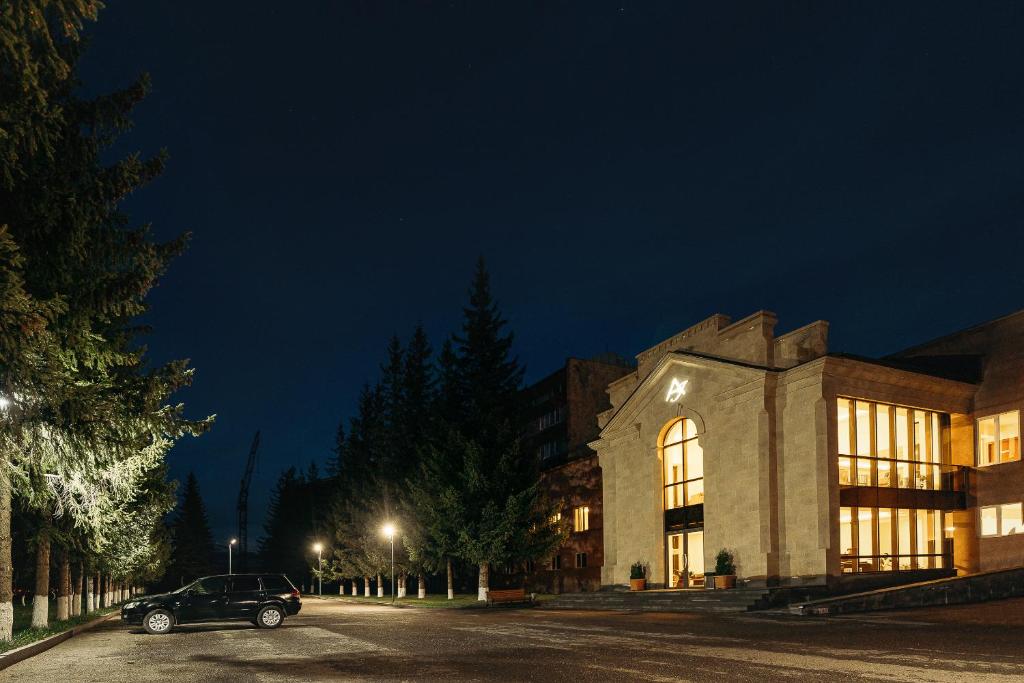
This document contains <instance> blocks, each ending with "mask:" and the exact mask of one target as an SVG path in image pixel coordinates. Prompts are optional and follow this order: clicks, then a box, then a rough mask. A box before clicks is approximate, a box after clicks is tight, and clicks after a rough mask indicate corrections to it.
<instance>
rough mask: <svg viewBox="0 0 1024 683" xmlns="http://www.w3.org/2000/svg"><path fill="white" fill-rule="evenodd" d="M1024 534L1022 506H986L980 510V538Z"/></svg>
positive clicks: (1023, 510) (1019, 504) (1010, 504)
mask: <svg viewBox="0 0 1024 683" xmlns="http://www.w3.org/2000/svg"><path fill="white" fill-rule="evenodd" d="M1011 534H1024V504H1021V503H1007V504H1005V505H986V506H985V507H983V508H981V535H982V536H1010V535H1011Z"/></svg>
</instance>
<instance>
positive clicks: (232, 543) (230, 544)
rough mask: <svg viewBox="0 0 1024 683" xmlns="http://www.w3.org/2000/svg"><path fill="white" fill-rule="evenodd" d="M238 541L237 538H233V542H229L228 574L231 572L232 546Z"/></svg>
mask: <svg viewBox="0 0 1024 683" xmlns="http://www.w3.org/2000/svg"><path fill="white" fill-rule="evenodd" d="M236 543H238V539H237V538H232V539H231V542H230V543H228V574H231V548H233V547H234V545H235V544H236Z"/></svg>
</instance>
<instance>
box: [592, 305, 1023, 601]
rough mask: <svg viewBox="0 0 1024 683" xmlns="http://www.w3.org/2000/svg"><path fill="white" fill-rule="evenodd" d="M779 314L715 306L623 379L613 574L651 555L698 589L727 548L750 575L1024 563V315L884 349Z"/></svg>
mask: <svg viewBox="0 0 1024 683" xmlns="http://www.w3.org/2000/svg"><path fill="white" fill-rule="evenodd" d="M775 325H776V317H775V316H774V314H772V313H769V312H766V311H760V312H757V313H755V314H753V315H751V316H748V317H746V318H744V319H742V320H739V321H737V322H732V321H730V320H729V319H728V318H727V317H726V316H723V315H714V316H712V317H710V318H708V319H706V320H704V321H702V322H700V323H698V324H696V325H694V326H692V327H690V328H688V329H686V330H684V331H682V332H680V333H679V334H677V335H675V336H673V337H671V338H670V339H667V340H665V341H664V342H662V343H660V344H658V345H656V346H655V347H653V348H651V349H648V350H646V351H643V352H642V353H640V354H639V355H637V369H636V371H635V372H632V373H630V374H628V375H626V376H624V377H622V378H620V379H618V380H616V381H614V382H612V383H610V384H609V386H608V396H609V400H610V403H611V408H610V409H608V410H607V411H605V412H603V413H602V414H601V415H599V418H598V425H599V427H600V435H599V436H598V438H596V439H595V440H594V441H592V442H591V444H590V445H591V447H592V448H593V449H594V450H595V451H596V452H597V457H598V463H599V465H600V468H601V471H602V476H603V527H604V564H603V568H602V577H601V582H602V584H604V585H622V584H625V583H627V581H628V578H629V570H630V566H631V565H632V564H633V563H635V562H641V563H644V564H646V565H647V566H648V568H649V573H648V581H649V583H650V584H651V585H654V586H667V587H677V588H685V587H702V586H703V585H704V584H705V577H706V575H707V574H710V573H713V570H714V558H715V555H716V553H717V551H718V550H719V549H727V550H729V551H730V552H731V553H732V554H733V556H734V558H735V563H736V567H737V575H738V577H739V579H740V582H741V584H745V585H750V586H787V585H819V586H828V587H840V588H850V587H851V586H865V587H868V586H874V585H886V584H892V583H899V582H903V581H907V580H916V579H920V578H928V577H938V576H945V575H950V574H952V573H953V572H954V571H974V570H977V569H986V568H996V567H1005V566H1016V565H1022V564H1024V556H1022V555H1021V551H1022V550H1024V545H1022V544H1021V542H1022V541H1024V527H1021V526H1020V524H1019V522H1018V521H1017V520H1018V517H1017V515H1018V514H1019V513H1018V512H1017V511H1018V510H1019V505H1018V504H1019V503H1020V502H1021V498H1022V491H1024V470H1022V469H1021V462H1020V453H1019V451H1020V448H1019V411H1020V408H1021V405H1020V404H1021V402H1022V400H1024V381H1022V380H1024V377H1022V368H1024V364H1022V362H1021V351H1020V349H1021V348H1022V347H1024V312H1022V313H1018V314H1015V315H1013V316H1009V317H1007V318H1004V319H1001V320H998V321H994V322H992V323H989V324H987V325H984V326H980V327H979V328H975V329H973V330H968V331H966V332H963V333H959V334H957V335H952V336H950V337H948V338H944V339H942V340H938V341H936V342H932V343H930V344H926V345H922V346H920V347H916V348H915V349H910V350H908V351H905V352H903V353H901V354H896V355H894V356H892V357H889V358H885V359H867V358H858V357H854V356H849V355H842V354H829V353H828V348H827V341H828V324H827V323H826V322H824V321H817V322H813V323H810V324H808V325H805V326H804V327H801V328H799V329H797V330H793V331H791V332H788V333H786V334H783V335H781V336H775V334H774V328H775ZM990 418H993V419H990ZM982 432H983V434H982ZM979 439H981V441H979ZM979 444H982V445H981V446H979ZM982 450H984V454H981V455H980V453H981V451H982ZM993 454H994V455H993ZM979 457H983V458H987V459H993V458H994V460H995V462H993V463H992V464H991V465H989V464H983V465H982V466H981V467H979V466H978V465H979ZM990 473H991V474H990ZM993 511H994V512H993ZM983 525H984V532H985V533H984V534H982V526H983ZM1018 532H1021V533H1020V535H1018Z"/></svg>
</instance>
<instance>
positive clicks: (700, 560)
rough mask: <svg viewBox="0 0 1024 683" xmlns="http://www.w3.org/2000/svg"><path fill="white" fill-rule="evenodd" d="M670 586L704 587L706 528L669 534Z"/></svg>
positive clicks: (668, 584) (668, 583)
mask: <svg viewBox="0 0 1024 683" xmlns="http://www.w3.org/2000/svg"><path fill="white" fill-rule="evenodd" d="M666 545H667V546H668V564H667V566H668V581H667V582H666V585H667V586H668V587H669V588H703V587H704V530H703V529H698V530H696V531H684V532H682V533H678V534H669V535H668V543H667V544H666Z"/></svg>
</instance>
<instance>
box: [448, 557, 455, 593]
mask: <svg viewBox="0 0 1024 683" xmlns="http://www.w3.org/2000/svg"><path fill="white" fill-rule="evenodd" d="M448 599H449V600H454V599H455V572H453V571H452V558H450V557H449V558H448Z"/></svg>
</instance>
